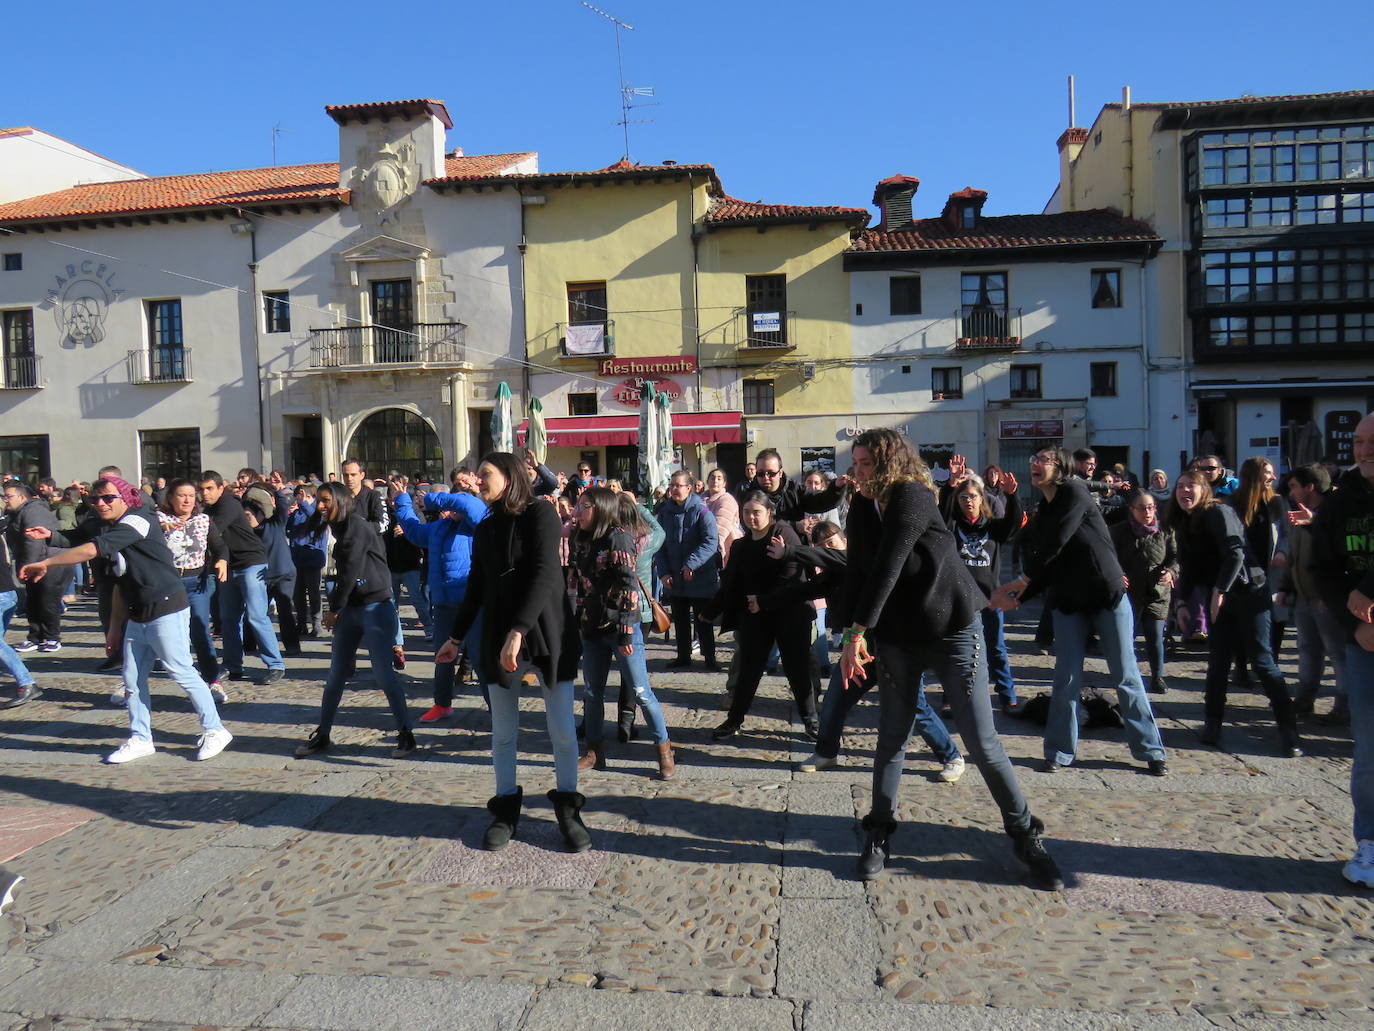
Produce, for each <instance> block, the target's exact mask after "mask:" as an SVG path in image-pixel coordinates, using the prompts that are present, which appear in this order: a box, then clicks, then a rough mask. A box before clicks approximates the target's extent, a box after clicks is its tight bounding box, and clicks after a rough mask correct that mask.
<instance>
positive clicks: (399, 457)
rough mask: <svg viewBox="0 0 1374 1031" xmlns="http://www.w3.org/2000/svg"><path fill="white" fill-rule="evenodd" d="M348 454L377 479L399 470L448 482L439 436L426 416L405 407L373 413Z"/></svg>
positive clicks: (414, 475)
mask: <svg viewBox="0 0 1374 1031" xmlns="http://www.w3.org/2000/svg"><path fill="white" fill-rule="evenodd" d="M346 453H347V455H348V456H349V457H350V458H357V459H358V460H359V461H360V462H362V463H363V469H365V470H366V471H367V474H368V476H369V477H370V478H373V479H380V478H382V477H384V476H386V475H387V474H389V473H390V472H392V470H395V471H396V472H398V473H403V474H405V475H406V476H409V477H410V478H411V480H415V479H416V478H417V477H423V478H424V479H427V480H430V481H431V482H434V483H446V482H448V481H447V480H446V479H445V478H444V449H443V447H441V446H440V444H439V435H438V434H437V433H435V432H434V429H433V428H432V427H431V426H430V425H429V423H427V422H426V421H425V420H424V419H423V418H421V417H420V416H418V415H416V414H415V413H414V412H408V411H406V410H405V409H404V408H383V409H382V410H381V411H379V412H373V413H372V414H371V415H369V416H368V417H367V418H366V419H364V420H363V421H362V424H361V425H360V426H359V427H358V429H357V430H356V431H355V432H354V434H353V440H352V442H351V443H350V444H349V446H348V448H347V451H346Z"/></svg>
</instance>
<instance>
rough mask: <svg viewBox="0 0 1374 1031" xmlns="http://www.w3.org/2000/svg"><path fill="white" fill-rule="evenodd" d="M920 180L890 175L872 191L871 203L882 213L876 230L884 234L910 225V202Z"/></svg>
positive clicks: (907, 176)
mask: <svg viewBox="0 0 1374 1031" xmlns="http://www.w3.org/2000/svg"><path fill="white" fill-rule="evenodd" d="M920 187H921V180H919V179H917V178H916V177H915V176H912V175H890V176H888V177H887V178H886V179H884V180H883V181H882V182H880V183H879V184H878V185H877V186H876V187H874V189H873V203H874V204H875V205H876V206H877V208H878V210H879V211H880V212H881V213H882V218H881V219H880V221H879V223H878V228H879V229H880V230H883V231H884V232H886V231H888V230H892V229H906V228H908V227H909V226H910V225H911V202H912V198H914V197H915V196H916V191H917V190H918V189H920Z"/></svg>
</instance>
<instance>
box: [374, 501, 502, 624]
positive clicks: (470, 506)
mask: <svg viewBox="0 0 1374 1031" xmlns="http://www.w3.org/2000/svg"><path fill="white" fill-rule="evenodd" d="M424 503H425V507H426V508H433V509H438V510H439V511H440V512H456V513H457V516H456V517H454V518H452V519H448V518H444V519H436V520H434V522H432V523H426V522H423V521H422V520H421V519H420V517H419V516H417V515H416V514H415V505H414V503H413V502H412V501H411V500H410V495H409V494H406V493H404V492H402V493H400V494H397V495H396V521H397V522H398V523H400V525H401V532H402V533H404V534H405V537H406V540H408V541H410V543H412V544H417V545H419V546H420V547H422V548H425V549H427V550H428V552H429V596H430V600H431V601H432V602H433V603H434V604H435V605H457V604H459V603H461V602H462V600H463V596H464V595H465V594H467V590H468V573H469V572H470V571H471V569H472V534H473V531H474V530H476V529H477V524H478V523H480V522H481V521H482V520H483V519H485V518H486V517H487V506H486V505H485V504H483V503H482V501H481V500H479V499H478V498H477V497H475V496H473V495H472V494H449V493H447V492H445V491H432V492H431V493H429V494H426V495H425V496H424Z"/></svg>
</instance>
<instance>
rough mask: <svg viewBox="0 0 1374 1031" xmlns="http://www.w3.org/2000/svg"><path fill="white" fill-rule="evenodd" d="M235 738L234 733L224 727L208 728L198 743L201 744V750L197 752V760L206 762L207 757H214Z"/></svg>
mask: <svg viewBox="0 0 1374 1031" xmlns="http://www.w3.org/2000/svg"><path fill="white" fill-rule="evenodd" d="M232 740H234V735H233V734H231V733H229V731H227V730H225V729H224V728H223V727H220V728H219V730H207V731H206V732H205V733H204V734H202V735H200V740H199V741H197V742H196V744H198V745H200V750H199V751H197V752H196V762H204V761H205V760H206V759H213V758H214V757H215V756H217V755H219V753H220V752H222V751H224V749H225V748H226V747H227V746H228V744H229V742H230V741H232Z"/></svg>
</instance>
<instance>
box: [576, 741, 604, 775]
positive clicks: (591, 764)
mask: <svg viewBox="0 0 1374 1031" xmlns="http://www.w3.org/2000/svg"><path fill="white" fill-rule="evenodd" d="M577 768H578V769H579V770H604V769H605V768H606V749H605V748H604V747H603V746H601V745H599V744H598V745H593V744H588V745H587V750H586V751H585V752H583V753H582V758H580V759H578V760H577Z"/></svg>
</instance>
